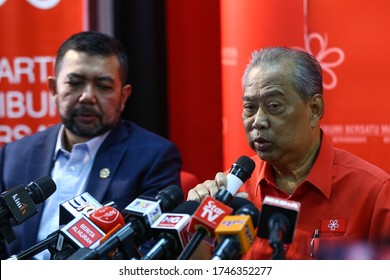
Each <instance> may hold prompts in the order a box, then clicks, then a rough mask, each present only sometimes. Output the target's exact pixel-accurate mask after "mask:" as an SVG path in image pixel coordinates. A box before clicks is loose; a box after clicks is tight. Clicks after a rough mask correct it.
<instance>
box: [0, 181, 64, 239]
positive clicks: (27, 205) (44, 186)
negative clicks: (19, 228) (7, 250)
mask: <svg viewBox="0 0 390 280" xmlns="http://www.w3.org/2000/svg"><path fill="white" fill-rule="evenodd" d="M56 189H57V187H56V184H55V183H54V181H53V180H52V179H51V178H50V177H49V176H46V177H42V178H39V179H37V180H35V181H32V182H30V183H29V184H28V185H27V186H25V185H19V186H17V187H14V188H12V189H10V190H8V191H5V192H3V193H1V194H0V240H3V239H4V240H5V241H6V242H7V243H8V244H9V243H11V242H13V241H14V240H15V239H16V236H15V233H14V231H13V229H12V228H11V227H12V226H15V225H19V224H21V223H23V222H24V221H26V220H27V219H29V218H30V217H31V216H33V215H35V214H36V213H38V209H37V207H36V205H37V204H40V203H42V202H44V201H45V200H46V199H47V198H48V197H49V196H51V195H52V194H53V193H54V192H55V191H56Z"/></svg>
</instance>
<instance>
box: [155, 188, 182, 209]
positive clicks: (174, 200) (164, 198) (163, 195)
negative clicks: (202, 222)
mask: <svg viewBox="0 0 390 280" xmlns="http://www.w3.org/2000/svg"><path fill="white" fill-rule="evenodd" d="M156 198H157V199H159V200H160V207H161V211H162V212H167V211H170V210H172V209H174V208H175V207H176V206H178V205H179V204H180V203H182V202H183V201H184V193H183V190H182V189H181V188H180V187H178V186H176V185H171V186H169V187H166V188H165V189H163V190H161V191H160V192H159V193H158V194H157V197H156Z"/></svg>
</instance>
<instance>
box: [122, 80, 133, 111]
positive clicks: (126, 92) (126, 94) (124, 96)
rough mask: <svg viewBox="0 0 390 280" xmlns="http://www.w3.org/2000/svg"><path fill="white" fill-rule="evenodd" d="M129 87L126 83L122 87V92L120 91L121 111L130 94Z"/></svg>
mask: <svg viewBox="0 0 390 280" xmlns="http://www.w3.org/2000/svg"><path fill="white" fill-rule="evenodd" d="M131 89H132V88H131V85H130V84H127V85H125V86H124V87H123V88H122V92H121V111H123V110H124V109H125V105H126V102H127V99H128V98H129V97H130V95H131Z"/></svg>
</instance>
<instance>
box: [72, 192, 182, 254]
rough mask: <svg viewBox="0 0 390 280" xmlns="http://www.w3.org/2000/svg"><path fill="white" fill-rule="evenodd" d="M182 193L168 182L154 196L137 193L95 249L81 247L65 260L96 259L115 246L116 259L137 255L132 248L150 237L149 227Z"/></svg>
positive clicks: (179, 199)
mask: <svg viewBox="0 0 390 280" xmlns="http://www.w3.org/2000/svg"><path fill="white" fill-rule="evenodd" d="M183 200H184V194H183V191H182V189H181V188H180V187H178V186H175V185H171V186H169V187H167V188H165V189H163V190H161V191H160V192H159V193H158V194H157V196H156V197H155V198H151V197H147V196H139V197H138V198H136V199H134V200H133V201H132V202H131V203H130V204H129V205H128V206H126V207H125V209H124V210H123V211H122V213H123V217H124V221H125V223H126V224H125V225H124V226H123V227H122V228H120V229H119V230H118V231H116V232H114V233H113V234H112V235H111V236H110V237H109V238H108V239H107V240H106V241H105V242H104V243H102V244H101V245H99V246H98V247H96V248H81V249H79V250H77V251H76V253H74V254H73V255H71V256H70V257H69V258H68V259H69V260H96V259H100V258H102V257H103V256H105V255H106V254H107V253H108V252H111V251H112V250H114V249H117V254H116V255H115V256H114V257H115V258H116V259H132V258H140V253H139V252H138V250H137V249H136V247H138V246H139V245H140V244H142V243H143V242H144V241H145V240H146V239H150V238H151V233H150V230H149V229H150V226H151V225H152V224H153V223H154V222H155V221H156V220H157V219H158V218H159V217H160V216H161V214H162V212H163V211H164V212H165V211H170V210H172V209H174V208H175V207H176V206H177V205H178V204H180V203H181V202H183Z"/></svg>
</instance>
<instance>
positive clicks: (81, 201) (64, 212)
mask: <svg viewBox="0 0 390 280" xmlns="http://www.w3.org/2000/svg"><path fill="white" fill-rule="evenodd" d="M102 207H103V205H102V204H100V202H99V201H97V200H96V199H95V198H94V197H93V196H91V195H90V194H89V193H88V192H84V193H82V194H80V195H78V196H75V197H73V198H71V199H69V200H67V201H65V202H63V203H61V204H60V223H59V224H60V226H62V225H66V224H68V223H69V222H70V221H72V220H73V219H74V218H76V217H79V216H80V215H85V216H87V217H89V215H90V214H92V213H93V212H94V211H95V210H96V209H99V208H102Z"/></svg>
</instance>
